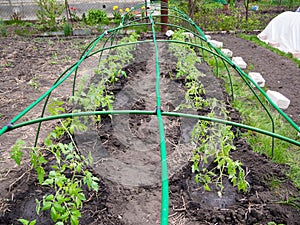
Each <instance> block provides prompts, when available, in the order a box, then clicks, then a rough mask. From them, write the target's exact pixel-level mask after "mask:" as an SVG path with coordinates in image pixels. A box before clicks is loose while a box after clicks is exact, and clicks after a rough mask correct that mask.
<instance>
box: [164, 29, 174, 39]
mask: <svg viewBox="0 0 300 225" xmlns="http://www.w3.org/2000/svg"><path fill="white" fill-rule="evenodd" d="M173 34H174V31H172V30H168V31H167V32H166V36H167V37H171V36H172V35H173Z"/></svg>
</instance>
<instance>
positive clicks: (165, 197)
mask: <svg viewBox="0 0 300 225" xmlns="http://www.w3.org/2000/svg"><path fill="white" fill-rule="evenodd" d="M149 18H150V21H151V27H152V33H153V43H154V48H155V70H156V85H155V92H156V107H157V108H156V112H157V119H158V126H159V136H160V157H161V182H162V193H161V196H162V197H161V198H162V199H161V214H160V224H161V225H168V221H169V181H168V163H167V147H166V138H165V131H164V123H163V119H162V114H161V113H162V112H161V100H160V90H159V89H160V87H159V86H160V85H159V84H160V68H159V51H158V46H157V41H156V32H155V24H154V20H153V18H152V13H151V14H150V16H149Z"/></svg>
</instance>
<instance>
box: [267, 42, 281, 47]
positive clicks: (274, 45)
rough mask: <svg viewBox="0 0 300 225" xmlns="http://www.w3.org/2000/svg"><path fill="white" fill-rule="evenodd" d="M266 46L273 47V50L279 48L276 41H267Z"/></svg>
mask: <svg viewBox="0 0 300 225" xmlns="http://www.w3.org/2000/svg"><path fill="white" fill-rule="evenodd" d="M268 45H270V46H271V47H275V48H278V47H279V46H280V44H279V43H278V42H276V41H269V42H268Z"/></svg>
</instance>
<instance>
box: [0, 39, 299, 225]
mask: <svg viewBox="0 0 300 225" xmlns="http://www.w3.org/2000/svg"><path fill="white" fill-rule="evenodd" d="M213 38H214V39H216V40H219V41H223V42H224V45H225V47H227V48H230V49H231V50H232V51H233V53H234V55H236V56H237V55H238V56H242V57H243V58H244V59H245V60H246V61H247V63H251V64H253V65H254V68H255V69H256V72H261V73H262V74H263V76H264V77H265V79H266V83H267V86H268V87H269V88H270V89H272V90H280V92H282V93H283V94H284V95H286V96H287V97H289V98H290V99H291V105H290V107H289V109H287V110H286V113H288V115H289V116H291V117H292V118H293V119H295V121H296V122H299V121H300V119H299V115H300V112H299V108H298V103H297V101H298V99H297V93H298V92H297V85H296V84H297V82H300V77H299V75H300V69H299V68H297V66H296V65H295V64H294V63H292V62H291V61H290V60H288V59H285V58H283V57H280V56H277V55H276V54H274V53H272V52H270V51H269V50H266V49H264V48H261V47H259V46H256V45H255V44H253V43H251V42H248V41H245V40H242V39H240V38H238V37H236V36H234V35H213ZM90 40H91V39H86V38H83V39H70V40H57V39H33V40H29V39H18V38H15V39H8V38H1V39H0V41H1V43H2V45H1V46H4V49H3V50H1V53H0V54H1V67H0V69H1V74H3V76H1V77H2V78H3V79H1V83H0V97H2V98H4V100H3V101H1V102H0V108H1V111H0V113H1V115H2V116H1V117H0V122H1V126H3V125H4V124H6V123H7V122H8V121H9V119H11V118H12V117H13V116H15V115H16V114H17V113H18V112H20V111H21V110H22V109H23V108H25V107H26V106H27V105H29V104H30V103H31V102H32V101H33V100H35V99H36V98H37V97H38V96H39V95H40V94H41V93H42V92H43V91H45V90H46V89H47V88H49V87H50V86H51V84H52V82H51V81H54V79H55V78H56V77H57V75H58V74H60V73H61V72H62V71H63V69H65V68H66V67H67V66H69V65H71V64H72V63H74V62H76V60H77V59H78V58H79V56H80V53H81V50H82V48H80V47H77V48H76V47H74V43H79V45H77V46H81V45H82V44H85V43H88V42H89V41H90ZM152 48H153V47H152ZM163 48H166V46H161V48H160V51H162V49H163ZM145 49H146V50H147V51H146V52H145ZM150 49H151V46H148V47H147V48H143V49H137V51H139V50H140V51H141V54H139V58H138V60H136V61H137V62H136V63H132V64H131V65H128V66H127V67H126V68H125V70H126V72H127V74H128V77H129V78H128V81H127V82H126V83H124V84H122V88H121V89H119V90H116V91H115V96H116V100H115V105H114V107H115V108H117V109H123V108H122V107H125V105H124V101H125V100H126V99H129V101H128V102H125V103H128V105H129V106H130V109H137V110H155V99H153V96H152V95H154V93H153V90H152V88H153V87H154V85H153V82H150V81H152V80H151V79H152V78H153V73H154V61H153V59H154V57H153V54H154V53H153V51H151V50H150ZM161 53H162V52H161ZM11 54H13V55H11ZM161 55H162V56H161V62H162V63H161V64H162V66H161V74H162V76H163V79H162V82H161V83H162V86H165V87H167V88H166V89H162V93H163V94H162V96H163V98H162V99H163V104H162V107H163V108H164V109H165V110H166V111H173V110H174V109H175V108H176V107H177V106H178V104H180V103H181V102H182V101H183V100H184V99H180V97H178V96H180V95H179V94H178V93H180V91H182V90H181V84H180V82H176V81H174V80H170V79H168V76H167V74H168V70H169V69H170V68H172V64H174V63H172V61H173V60H174V58H172V57H171V56H170V55H163V54H161ZM56 57H57V58H59V59H60V60H57V59H56ZM66 58H67V59H68V60H65V61H64V60H63V59H66ZM53 59H55V62H56V63H53V62H52V60H53ZM2 62H5V63H2ZM24 65H26V66H24ZM283 67H284V69H283ZM197 68H198V69H199V70H200V71H201V72H204V73H205V74H206V76H205V77H204V78H202V79H203V80H201V81H202V83H203V85H204V87H205V88H206V90H207V93H206V94H207V96H210V97H217V98H224V100H225V101H226V99H227V98H226V94H221V95H220V94H218V95H217V96H215V93H216V92H217V93H223V90H222V87H221V85H220V84H222V82H221V81H219V80H218V79H217V78H215V77H214V76H213V75H212V74H211V72H210V71H209V69H208V67H207V66H206V65H205V64H199V65H198V66H197ZM83 69H84V68H83ZM283 73H284V74H285V76H288V77H289V80H291V81H293V83H294V85H293V86H294V87H295V89H293V88H290V86H288V85H287V83H285V82H284V81H285V80H286V79H284V78H283V77H282V74H283ZM297 75H298V76H297ZM16 77H17V80H16ZM33 77H36V79H35V80H34V81H35V82H36V83H39V84H40V85H39V87H38V88H34V86H33V85H32V84H31V85H30V84H29V83H28V82H29V81H30V80H32V78H33ZM297 78H299V79H297ZM20 81H21V82H20ZM67 87H68V86H67V84H66V86H65V87H64V88H63V89H62V90H64V91H61V92H58V93H56V96H57V97H59V98H60V99H67V97H68V96H69V92H67V91H66V90H69V89H67ZM24 93H25V94H24ZM181 94H182V93H181ZM177 95H178V96H177ZM126 96H127V97H128V98H126ZM154 96H155V95H154ZM11 103H13V104H11ZM227 107H228V110H229V111H230V112H231V114H230V117H231V118H235V120H237V121H239V120H240V116H239V114H238V112H237V111H236V110H234V109H232V108H231V107H230V105H229V102H227ZM36 113H38V112H36ZM199 113H201V112H199ZM204 113H205V112H203V114H204ZM194 122H195V121H192V122H191V121H185V120H184V119H179V118H178V119H175V118H165V120H164V123H165V125H166V136H167V148H168V149H167V151H168V160H169V166H170V174H169V183H170V216H169V221H170V222H169V224H178V225H179V224H182V225H183V224H187V225H194V224H267V223H268V222H276V223H282V224H298V221H300V215H299V211H298V210H297V209H296V208H294V207H292V206H291V205H289V204H288V202H289V201H288V200H289V199H290V198H294V197H297V196H299V194H298V190H297V189H296V188H295V187H294V186H293V185H292V184H291V182H290V181H289V180H288V179H287V177H286V176H285V174H284V172H285V171H286V169H287V168H285V167H284V166H281V165H277V164H274V163H272V162H271V161H270V160H269V159H267V158H266V157H264V156H261V155H258V154H256V153H254V152H253V151H252V150H251V148H250V146H249V145H248V144H247V143H246V141H245V140H244V139H241V138H236V139H235V141H234V144H235V146H236V148H237V150H236V151H233V152H232V155H233V158H234V159H235V160H240V161H241V162H242V163H243V167H244V169H245V171H246V172H247V181H248V183H249V185H250V188H249V190H248V192H247V193H243V192H238V191H237V190H236V188H234V187H232V186H231V184H230V183H229V182H228V181H227V180H226V179H225V180H224V186H225V188H224V192H223V196H222V197H219V196H218V195H217V193H216V192H214V191H211V192H204V191H203V188H201V187H200V186H199V185H196V183H195V181H194V176H193V174H192V173H191V165H190V163H189V161H188V158H189V156H190V155H189V154H188V152H189V149H188V146H187V144H186V143H187V142H188V141H189V140H188V139H184V137H188V136H189V135H183V134H189V132H190V131H191V128H192V127H193V124H194ZM156 124H157V121H156V119H155V117H153V116H134V115H128V116H118V117H113V118H112V119H111V118H110V117H103V118H102V120H101V125H100V126H99V127H100V129H98V130H92V129H91V130H89V131H88V132H89V134H90V135H89V136H87V135H85V136H80V135H77V136H76V137H77V138H78V140H77V141H78V143H80V144H81V145H84V144H85V143H89V144H90V142H92V143H94V144H95V140H97V141H99V142H97V145H93V146H95V148H93V150H94V152H92V154H94V157H95V163H96V164H95V166H94V173H95V174H96V175H97V176H99V178H100V191H99V193H93V192H91V193H88V192H87V191H85V194H86V196H87V199H89V200H88V201H87V202H86V203H85V204H84V207H83V209H82V212H83V213H82V216H83V217H82V219H81V223H82V224H126V225H127V224H128V225H129V224H130V225H134V224H149V225H150V224H151V225H153V224H159V216H160V201H161V193H160V190H161V182H160V156H159V142H158V140H159V139H158V130H157V129H154V128H155V126H156ZM30 129H32V131H33V130H34V127H33V128H30ZM48 129H50V128H48ZM15 132H18V130H16V131H15ZM21 132H24V133H27V132H28V130H26V129H24V130H22V131H19V135H20V134H22V133H21ZM8 134H9V133H8ZM86 134H88V133H86ZM12 140H13V137H11V136H9V135H6V134H5V135H3V136H2V137H1V138H0V144H1V145H0V146H1V151H2V157H3V162H2V165H1V169H2V173H1V174H2V175H1V180H2V182H1V185H0V188H1V194H0V196H1V199H2V200H1V209H0V210H1V213H0V224H11V223H14V224H18V222H16V220H17V219H18V218H26V219H34V218H37V216H36V214H35V202H34V199H36V198H39V199H41V197H42V195H43V193H48V192H49V190H48V189H46V188H44V187H41V186H40V185H38V184H37V181H36V178H35V175H34V174H33V173H32V172H31V171H29V170H28V168H27V167H26V166H23V167H22V168H21V169H19V168H17V167H15V166H13V165H14V164H13V163H12V162H11V161H9V160H8V154H7V153H8V148H9V146H10V145H11V144H12V143H13V141H12ZM179 143H183V145H181V146H180V147H179V148H178V144H179ZM182 159H184V160H182ZM273 181H276V184H275V185H274V182H273ZM38 224H51V221H50V220H49V215H48V214H47V213H43V214H42V216H40V217H38Z"/></svg>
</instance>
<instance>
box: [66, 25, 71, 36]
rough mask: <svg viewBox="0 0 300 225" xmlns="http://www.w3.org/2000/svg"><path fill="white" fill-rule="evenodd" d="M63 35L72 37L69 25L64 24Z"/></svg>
mask: <svg viewBox="0 0 300 225" xmlns="http://www.w3.org/2000/svg"><path fill="white" fill-rule="evenodd" d="M64 35H65V36H71V35H72V25H71V24H70V23H65V24H64Z"/></svg>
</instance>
